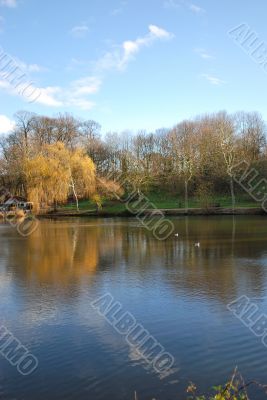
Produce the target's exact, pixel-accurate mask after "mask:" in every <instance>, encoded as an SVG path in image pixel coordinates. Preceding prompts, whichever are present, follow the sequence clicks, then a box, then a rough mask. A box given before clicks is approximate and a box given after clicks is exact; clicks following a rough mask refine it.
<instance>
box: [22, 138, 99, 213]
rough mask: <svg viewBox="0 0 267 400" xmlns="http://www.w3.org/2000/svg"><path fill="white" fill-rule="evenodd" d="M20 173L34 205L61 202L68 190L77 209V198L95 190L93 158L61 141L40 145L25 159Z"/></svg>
mask: <svg viewBox="0 0 267 400" xmlns="http://www.w3.org/2000/svg"><path fill="white" fill-rule="evenodd" d="M24 172H25V176H26V181H27V187H28V197H29V200H30V201H32V202H34V204H35V207H36V208H38V206H39V205H40V204H41V203H45V204H51V203H54V204H56V203H57V202H64V201H66V200H67V197H68V195H69V194H70V192H71V191H72V192H73V195H74V197H75V199H76V205H77V210H78V209H79V201H78V198H79V197H85V196H89V195H90V194H92V193H93V192H94V191H95V167H94V163H93V161H92V160H91V159H90V157H88V156H87V155H86V154H85V152H84V151H83V150H81V149H76V150H70V149H67V148H66V147H65V145H64V144H63V143H61V142H57V143H55V144H49V145H45V146H43V148H42V151H41V152H40V153H39V154H38V155H36V156H34V157H32V158H30V159H27V160H26V162H25V166H24Z"/></svg>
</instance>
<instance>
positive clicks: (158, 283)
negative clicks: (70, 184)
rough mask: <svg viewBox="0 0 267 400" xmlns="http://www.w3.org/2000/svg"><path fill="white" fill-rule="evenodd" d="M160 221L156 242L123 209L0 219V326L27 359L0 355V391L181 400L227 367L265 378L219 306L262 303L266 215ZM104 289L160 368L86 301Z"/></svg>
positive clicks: (248, 340)
mask: <svg viewBox="0 0 267 400" xmlns="http://www.w3.org/2000/svg"><path fill="white" fill-rule="evenodd" d="M172 221H173V223H174V225H175V232H177V233H179V237H176V236H174V235H172V236H171V237H170V238H168V239H167V240H164V241H159V240H157V239H155V238H154V237H153V235H152V233H151V232H149V231H147V230H146V229H145V228H144V227H142V225H141V224H140V223H139V222H138V221H137V220H136V219H134V218H133V219H119V218H117V219H116V218H114V219H86V218H83V219H66V220H58V221H55V220H53V221H50V220H43V221H41V222H40V224H39V226H38V229H37V230H36V231H35V232H34V233H33V234H32V235H31V236H29V237H25V238H24V237H21V236H20V235H19V234H18V233H17V231H16V229H15V228H14V227H12V226H10V225H9V224H1V225H0V235H1V247H0V294H1V304H0V308H1V310H0V317H1V325H3V326H5V327H6V328H7V329H8V330H9V331H10V332H12V334H13V335H14V336H15V337H16V338H17V339H18V340H19V341H20V342H21V343H22V344H23V345H25V346H26V347H27V349H29V351H30V352H31V353H32V354H33V355H34V356H35V357H36V358H37V359H38V368H37V369H36V371H34V372H33V373H32V374H31V375H28V376H23V375H21V374H19V373H18V371H17V369H16V367H15V366H12V365H11V364H10V362H9V361H8V360H6V359H5V358H4V357H3V356H2V355H0V398H1V399H5V400H14V399H17V400H22V399H23V400H24V399H25V400H26V399H27V400H39V399H40V400H48V399H56V400H57V399H64V400H69V399H71V400H73V399H77V400H80V399H81V400H83V399H89V400H91V399H96V400H110V399H116V400H122V399H129V400H132V399H134V392H135V391H136V392H137V395H138V400H143V399H147V400H148V399H150V400H152V399H153V398H155V399H164V400H173V399H184V398H186V387H187V385H188V383H189V381H193V382H194V383H195V384H196V385H197V387H198V388H199V391H200V392H206V391H207V390H208V389H209V388H210V387H212V386H214V385H215V384H216V385H217V384H223V383H224V382H225V381H226V380H227V379H228V378H229V377H230V376H231V374H232V372H233V370H234V368H235V366H238V368H239V370H240V372H241V373H242V374H243V376H244V378H245V379H246V380H250V379H257V380H260V381H261V382H263V383H267V373H266V372H267V367H266V361H267V348H266V347H265V346H264V345H263V344H262V343H261V338H260V337H257V336H255V335H254V334H253V333H252V332H251V331H250V329H249V328H248V327H246V326H245V325H244V324H243V323H242V322H241V321H240V320H239V319H238V318H236V317H235V316H234V315H233V313H232V312H230V311H229V310H228V308H227V305H228V304H229V303H230V302H232V301H234V300H235V299H236V298H238V297H239V296H242V295H246V296H247V297H248V298H249V299H250V300H251V301H252V302H253V303H255V304H257V306H258V307H259V310H260V312H262V313H264V312H266V309H267V308H266V305H267V219H265V218H264V217H258V216H254V217H253V216H249V217H245V216H240V217H235V218H233V217H231V216H222V217H217V216H216V217H215V216H213V217H188V218H187V217H176V218H172ZM196 242H199V243H200V246H199V247H196V246H195V243H196ZM107 294H109V295H110V296H113V299H114V301H117V302H119V304H121V306H122V308H123V310H124V311H125V312H129V313H131V315H132V316H134V318H135V319H136V321H137V322H138V323H139V324H141V325H142V326H143V327H144V328H145V329H146V330H147V331H148V332H149V334H150V335H152V336H153V337H155V339H156V340H157V341H158V342H159V343H160V344H161V345H162V346H163V348H164V349H165V351H166V352H169V353H170V354H171V355H172V356H173V357H174V360H175V364H174V368H173V370H172V373H171V374H170V375H168V376H166V377H164V378H162V377H160V376H159V374H158V373H156V371H155V370H153V368H152V369H151V366H150V365H149V364H148V363H147V362H146V360H145V359H144V358H143V357H142V356H141V355H140V353H139V352H138V351H136V349H135V348H134V347H132V346H130V345H129V344H128V343H127V341H126V340H125V336H124V335H122V334H120V333H119V332H118V331H117V330H116V329H115V328H114V326H113V325H112V324H111V323H109V322H108V321H107V318H106V317H105V316H103V315H100V313H99V312H98V309H97V308H96V307H93V306H92V302H93V304H95V303H94V302H95V301H96V300H97V299H99V298H100V297H101V296H105V295H107ZM254 396H255V397H254V398H259V399H260V398H264V396H263V394H262V393H261V394H260V393H258V390H255V393H254Z"/></svg>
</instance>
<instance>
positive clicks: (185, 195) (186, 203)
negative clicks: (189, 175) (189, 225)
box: [184, 181, 188, 210]
mask: <svg viewBox="0 0 267 400" xmlns="http://www.w3.org/2000/svg"><path fill="white" fill-rule="evenodd" d="M184 203H185V209H186V210H188V182H187V181H185V182H184Z"/></svg>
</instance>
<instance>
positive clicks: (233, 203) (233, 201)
mask: <svg viewBox="0 0 267 400" xmlns="http://www.w3.org/2000/svg"><path fill="white" fill-rule="evenodd" d="M230 189H231V198H232V209H233V210H234V209H235V191H234V180H233V177H232V176H230Z"/></svg>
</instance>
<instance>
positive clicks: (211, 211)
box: [38, 207, 267, 218]
mask: <svg viewBox="0 0 267 400" xmlns="http://www.w3.org/2000/svg"><path fill="white" fill-rule="evenodd" d="M135 215H136V214H135V213H131V212H130V211H128V210H126V209H124V210H120V211H106V210H100V211H92V210H82V211H74V210H59V211H52V212H49V213H40V214H39V215H38V218H65V217H103V218H108V217H127V218H129V217H134V216H135ZM138 215H139V216H142V215H143V216H145V215H165V216H186V215H188V216H190V215H192V216H196V215H200V216H211V215H263V216H264V215H267V214H266V213H265V211H264V210H263V209H262V208H260V207H257V208H256V207H237V208H235V209H232V208H229V207H216V208H188V209H186V208H176V209H157V210H155V209H148V210H145V211H143V212H141V213H140V214H138Z"/></svg>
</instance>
